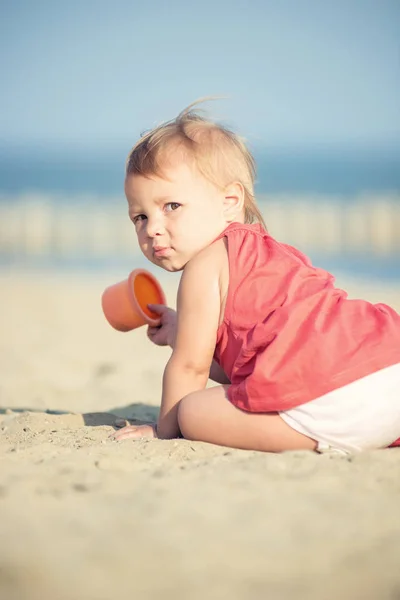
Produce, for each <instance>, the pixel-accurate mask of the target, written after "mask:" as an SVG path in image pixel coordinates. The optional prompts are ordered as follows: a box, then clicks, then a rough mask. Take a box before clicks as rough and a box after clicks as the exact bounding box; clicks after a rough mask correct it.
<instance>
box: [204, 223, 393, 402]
mask: <svg viewBox="0 0 400 600" xmlns="http://www.w3.org/2000/svg"><path fill="white" fill-rule="evenodd" d="M223 237H226V239H227V246H228V256H229V272H230V274H229V289H228V295H227V300H226V308H225V315H224V321H223V323H222V324H221V325H220V327H219V328H218V332H217V343H216V349H215V356H214V358H215V359H216V361H217V362H218V363H219V365H220V366H221V367H222V369H223V370H224V371H225V373H226V375H227V376H228V377H229V379H230V381H231V385H230V386H229V388H228V396H229V399H230V401H231V402H232V404H234V405H235V406H237V407H238V408H240V409H242V410H245V411H250V412H272V411H283V410H288V409H290V408H294V407H295V406H299V405H300V404H303V403H305V402H309V401H310V400H314V399H315V398H318V397H320V396H323V395H324V394H326V393H328V392H331V391H333V390H334V389H337V388H339V387H342V386H344V385H347V384H349V383H351V382H352V381H355V380H357V379H360V378H361V377H365V376H366V375H369V374H371V373H374V372H375V371H378V370H380V369H383V368H385V367H388V366H391V365H394V364H397V363H399V362H400V315H399V314H398V313H397V312H396V311H394V310H393V309H392V308H390V307H389V306H387V305H385V304H371V303H369V302H367V301H365V300H350V299H348V298H347V294H346V292H344V291H343V290H340V289H338V288H336V287H335V286H334V277H333V276H332V275H331V274H330V273H328V272H326V271H324V270H323V269H319V268H316V267H313V266H312V264H311V262H310V260H309V259H308V258H307V257H306V256H305V255H304V254H302V253H301V252H299V251H298V250H296V249H295V248H292V247H291V246H288V245H286V244H282V243H280V242H277V241H276V240H275V239H274V238H272V237H271V236H270V235H269V234H268V233H267V232H266V231H265V230H264V229H263V228H262V226H261V225H259V224H256V225H243V224H241V223H232V224H231V225H229V226H228V227H227V228H226V229H225V230H224V231H223V233H222V234H221V235H220V236H219V237H218V238H217V239H220V238H223ZM377 400H379V399H377ZM399 403H400V397H399Z"/></svg>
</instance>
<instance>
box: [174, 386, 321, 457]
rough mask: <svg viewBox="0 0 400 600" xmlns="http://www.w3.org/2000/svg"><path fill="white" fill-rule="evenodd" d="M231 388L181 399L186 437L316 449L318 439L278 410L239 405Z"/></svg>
mask: <svg viewBox="0 0 400 600" xmlns="http://www.w3.org/2000/svg"><path fill="white" fill-rule="evenodd" d="M228 387H229V386H227V385H221V386H216V387H212V388H208V389H206V390H202V391H200V392H194V393H192V394H189V395H188V396H186V397H185V398H183V399H182V400H181V402H180V404H179V409H178V420H179V427H180V430H181V433H182V435H183V437H184V438H186V439H189V440H196V441H202V442H210V443H212V444H218V445H219V446H229V447H231V448H242V449H244V450H261V451H264V452H282V451H283V450H316V448H317V442H316V441H315V440H312V439H311V438H309V437H307V436H305V435H303V434H301V433H298V432H297V431H295V430H294V429H292V428H291V427H290V426H289V425H287V424H286V423H285V422H284V420H283V419H281V417H280V416H279V415H278V414H277V413H248V412H244V411H242V410H240V409H238V408H236V406H234V405H233V404H231V402H230V401H229V400H228V397H227V393H226V392H227V389H228Z"/></svg>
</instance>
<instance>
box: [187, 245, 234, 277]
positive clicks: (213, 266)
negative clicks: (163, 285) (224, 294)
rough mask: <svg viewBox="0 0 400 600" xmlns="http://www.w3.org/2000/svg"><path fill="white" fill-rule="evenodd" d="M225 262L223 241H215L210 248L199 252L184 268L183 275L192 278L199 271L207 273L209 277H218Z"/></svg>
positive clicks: (225, 254) (225, 252) (225, 253)
mask: <svg viewBox="0 0 400 600" xmlns="http://www.w3.org/2000/svg"><path fill="white" fill-rule="evenodd" d="M226 262H227V251H226V244H225V241H224V239H221V240H217V241H216V242H214V243H213V244H211V245H210V246H207V247H206V248H204V249H203V250H201V251H200V252H199V253H198V254H196V256H194V257H193V258H192V259H191V260H190V261H189V262H188V263H187V265H186V266H185V269H184V272H183V274H184V275H186V277H188V276H193V275H194V274H196V273H198V272H199V271H202V272H207V273H209V274H210V276H215V275H217V277H219V275H220V272H221V270H222V269H223V268H224V265H225V263H226Z"/></svg>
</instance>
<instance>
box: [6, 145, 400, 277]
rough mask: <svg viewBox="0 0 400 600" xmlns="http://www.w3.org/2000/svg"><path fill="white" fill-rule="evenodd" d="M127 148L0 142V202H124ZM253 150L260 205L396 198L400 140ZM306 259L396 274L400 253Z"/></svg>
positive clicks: (88, 264) (84, 263) (399, 196)
mask: <svg viewBox="0 0 400 600" xmlns="http://www.w3.org/2000/svg"><path fill="white" fill-rule="evenodd" d="M128 150H129V149H128ZM126 154H127V150H126V149H122V148H121V149H117V150H115V149H114V150H113V151H110V152H108V153H107V152H104V151H102V152H98V151H96V150H94V151H93V149H91V150H84V149H80V148H77V149H75V150H65V151H63V150H62V149H57V150H56V151H54V150H49V149H47V150H46V148H45V147H44V148H43V147H42V148H30V149H26V148H22V149H21V148H20V149H18V150H16V149H15V148H14V149H11V150H10V149H7V148H4V147H3V148H0V205H6V204H13V203H17V202H21V199H22V200H23V199H24V198H29V197H31V196H35V197H36V198H38V197H41V196H43V197H44V198H46V199H47V200H48V199H49V198H50V199H51V201H52V202H54V203H60V204H63V203H67V204H68V205H69V206H70V207H71V206H74V204H77V203H79V202H81V200H82V197H85V198H89V199H91V201H92V202H95V203H96V204H97V205H105V206H106V205H107V204H108V203H110V202H113V203H115V201H116V198H117V199H118V198H121V202H123V201H124V195H123V179H124V165H125V158H126ZM254 155H255V158H256V163H257V181H256V196H257V197H259V198H260V206H261V209H263V201H264V200H263V199H264V198H266V197H271V196H276V197H279V198H280V199H281V201H282V202H285V201H287V200H288V199H290V201H291V202H293V200H296V198H302V199H304V198H305V197H311V198H321V197H322V198H324V199H325V200H329V202H331V203H334V204H346V205H348V204H349V203H351V202H356V201H357V199H359V198H360V197H362V196H365V195H369V196H370V197H376V198H377V199H379V198H381V197H382V196H385V197H388V196H389V197H390V198H391V201H393V202H398V203H400V144H397V145H396V144H393V145H391V146H389V147H384V148H382V147H381V148H375V149H372V150H371V149H365V148H349V147H346V146H343V147H335V148H333V149H332V148H328V147H318V148H305V149H299V148H296V149H293V148H291V149H271V148H258V149H255V150H254ZM377 201H378V200H377ZM399 236H400V232H399ZM311 258H312V259H313V260H314V262H317V264H318V263H319V264H318V266H322V267H324V268H327V269H328V270H333V269H335V268H339V269H340V270H341V271H346V270H347V271H349V272H351V273H358V274H360V275H362V276H365V275H367V276H369V275H379V277H380V278H385V279H395V280H398V281H400V257H399V256H398V253H394V254H393V256H389V257H388V256H386V257H384V258H383V259H377V260H376V261H374V264H371V261H369V260H364V261H363V260H362V258H360V256H358V257H352V256H349V255H343V256H337V255H336V256H334V257H330V256H329V255H328V254H327V255H325V254H324V253H323V252H322V253H321V255H320V256H319V255H318V256H311ZM9 259H10V257H7V256H4V254H3V255H1V252H0V263H1V264H3V265H4V264H7V261H8V260H9ZM14 259H15V257H14ZM41 260H42V262H43V261H44V262H47V263H51V262H52V260H53V261H55V260H57V259H56V258H54V257H53V258H52V257H51V256H48V257H47V258H46V257H45V259H44V258H43V257H42V259H41ZM124 260H125V259H124ZM121 261H122V257H121ZM321 263H322V264H321ZM57 266H58V267H60V264H58V265H57ZM61 266H62V268H66V269H67V268H70V267H71V266H73V267H76V266H77V264H76V259H74V261H71V262H70V263H69V262H68V260H67V259H65V257H64V258H63V261H62V264H61ZM78 266H80V267H83V268H93V269H94V268H101V267H102V264H101V263H98V262H96V261H94V260H93V259H89V258H82V260H81V261H80V263H79V265H78Z"/></svg>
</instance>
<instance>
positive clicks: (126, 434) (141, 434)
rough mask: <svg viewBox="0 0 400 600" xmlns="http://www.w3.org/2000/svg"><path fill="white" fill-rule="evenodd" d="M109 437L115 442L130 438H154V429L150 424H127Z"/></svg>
mask: <svg viewBox="0 0 400 600" xmlns="http://www.w3.org/2000/svg"><path fill="white" fill-rule="evenodd" d="M110 437H112V438H113V439H114V440H116V441H117V442H122V441H124V440H130V439H136V440H138V439H141V438H154V437H155V431H154V427H153V426H152V425H127V426H126V427H123V428H122V429H120V430H119V431H116V432H115V433H113V434H112V435H111V436H110Z"/></svg>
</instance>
